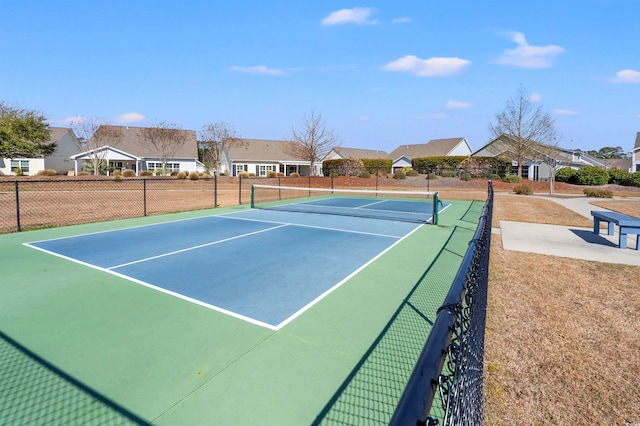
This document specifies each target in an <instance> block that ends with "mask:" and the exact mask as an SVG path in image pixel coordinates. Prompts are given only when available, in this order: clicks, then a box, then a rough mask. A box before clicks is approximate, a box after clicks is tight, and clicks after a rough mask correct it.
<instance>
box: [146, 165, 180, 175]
mask: <svg viewBox="0 0 640 426" xmlns="http://www.w3.org/2000/svg"><path fill="white" fill-rule="evenodd" d="M148 168H149V170H151V171H156V170H162V163H159V162H149V163H148ZM179 171H180V163H167V165H166V170H165V172H166V173H171V172H179Z"/></svg>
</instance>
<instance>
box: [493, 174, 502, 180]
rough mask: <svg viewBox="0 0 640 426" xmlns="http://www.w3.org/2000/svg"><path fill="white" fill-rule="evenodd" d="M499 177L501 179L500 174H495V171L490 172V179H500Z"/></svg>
mask: <svg viewBox="0 0 640 426" xmlns="http://www.w3.org/2000/svg"><path fill="white" fill-rule="evenodd" d="M500 179H502V178H501V177H500V175H497V174H495V173H492V174H491V180H500Z"/></svg>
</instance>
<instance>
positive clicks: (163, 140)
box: [139, 121, 184, 174]
mask: <svg viewBox="0 0 640 426" xmlns="http://www.w3.org/2000/svg"><path fill="white" fill-rule="evenodd" d="M139 135H140V137H141V138H142V141H143V142H144V143H145V144H149V145H151V146H152V147H153V149H154V150H155V151H156V154H157V155H158V158H159V159H160V162H161V163H162V173H163V174H165V173H166V170H167V160H168V159H170V158H173V157H175V154H176V152H178V150H179V149H180V147H181V146H182V145H183V144H184V135H183V130H182V129H181V128H179V127H178V126H176V125H175V124H170V123H166V122H164V121H163V122H160V123H155V124H154V125H153V126H151V127H143V128H141V129H140V131H139Z"/></svg>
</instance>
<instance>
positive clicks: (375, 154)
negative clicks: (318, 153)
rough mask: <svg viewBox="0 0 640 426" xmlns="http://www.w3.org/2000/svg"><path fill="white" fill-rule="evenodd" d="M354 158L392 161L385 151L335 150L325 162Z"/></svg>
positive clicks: (340, 148)
mask: <svg viewBox="0 0 640 426" xmlns="http://www.w3.org/2000/svg"><path fill="white" fill-rule="evenodd" d="M347 158H354V159H358V160H362V159H369V160H377V159H385V160H389V159H391V156H390V155H389V154H387V153H386V152H384V151H380V150H379V149H360V148H343V147H338V148H333V149H332V150H331V151H330V152H329V153H328V154H327V155H326V156H325V157H324V158H323V161H324V160H340V159H347Z"/></svg>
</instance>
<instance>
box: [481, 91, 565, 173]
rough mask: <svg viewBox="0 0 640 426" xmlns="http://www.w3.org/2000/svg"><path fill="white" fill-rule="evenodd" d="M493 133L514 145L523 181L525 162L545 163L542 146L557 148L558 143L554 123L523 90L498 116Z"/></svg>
mask: <svg viewBox="0 0 640 426" xmlns="http://www.w3.org/2000/svg"><path fill="white" fill-rule="evenodd" d="M489 131H490V132H491V134H492V135H493V136H494V137H501V136H504V138H505V139H506V141H505V142H507V143H508V144H509V145H510V153H509V154H510V157H511V159H512V160H513V161H515V162H516V163H517V164H518V176H520V177H522V166H523V164H524V163H525V162H527V161H530V160H534V159H539V160H544V156H545V155H546V154H544V153H543V152H542V151H544V150H541V149H540V145H547V146H553V145H554V144H556V143H557V136H556V129H555V124H554V121H553V119H552V118H551V116H550V115H549V114H548V113H546V112H544V111H543V109H542V105H536V104H535V103H534V102H533V101H531V99H530V96H529V94H528V93H527V92H526V90H525V89H524V88H523V87H522V86H520V88H519V89H518V92H517V93H516V95H515V96H514V97H512V98H510V99H509V100H508V101H507V104H506V106H505V108H504V110H503V111H501V112H499V113H498V114H496V117H495V122H492V123H490V124H489ZM541 155H542V157H541Z"/></svg>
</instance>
